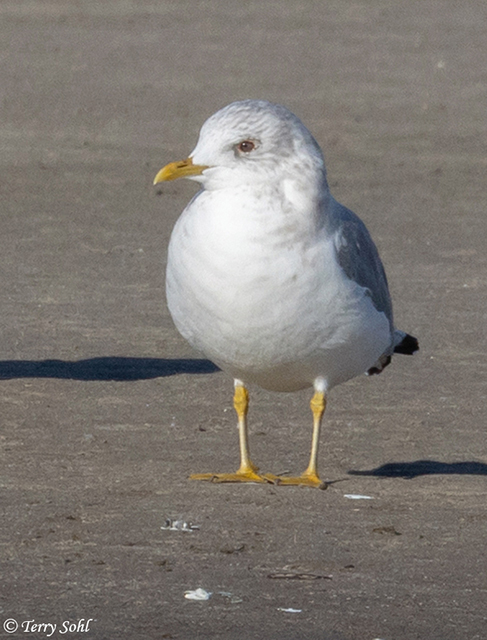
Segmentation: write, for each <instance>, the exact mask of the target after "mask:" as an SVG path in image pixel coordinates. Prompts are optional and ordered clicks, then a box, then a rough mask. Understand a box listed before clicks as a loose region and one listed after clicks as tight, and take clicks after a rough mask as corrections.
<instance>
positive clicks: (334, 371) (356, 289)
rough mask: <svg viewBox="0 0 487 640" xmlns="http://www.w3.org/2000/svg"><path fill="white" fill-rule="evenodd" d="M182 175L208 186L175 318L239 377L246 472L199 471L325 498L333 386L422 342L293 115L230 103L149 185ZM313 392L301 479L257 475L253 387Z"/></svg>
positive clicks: (174, 297) (179, 245) (188, 219)
mask: <svg viewBox="0 0 487 640" xmlns="http://www.w3.org/2000/svg"><path fill="white" fill-rule="evenodd" d="M180 177H186V178H190V179H192V180H195V181H196V182H199V183H200V184H201V185H202V190H201V191H200V192H199V193H198V194H197V195H196V196H195V197H194V198H193V199H192V200H191V202H190V203H189V204H188V206H187V207H186V209H185V210H184V211H183V213H182V215H181V216H180V218H179V219H178V221H177V223H176V225H175V227H174V230H173V232H172V235H171V240H170V244H169V255H168V263H167V275H166V288H167V301H168V306H169V310H170V312H171V315H172V317H173V320H174V322H175V324H176V327H177V328H178V329H179V331H180V333H181V334H182V335H183V336H184V337H185V338H186V340H187V341H188V342H189V343H190V344H191V345H192V346H193V347H194V348H195V349H197V350H198V351H201V352H203V353H204V354H205V355H206V356H207V357H208V358H209V359H210V360H212V361H213V362H215V363H216V364H217V365H218V366H219V367H220V368H221V369H222V370H224V371H226V372H228V373H229V374H230V375H231V376H233V378H234V381H235V393H234V407H235V410H236V412H237V415H238V427H239V441H240V467H239V469H238V470H237V471H236V472H235V473H203V474H194V475H192V476H191V478H193V479H196V480H211V481H214V482H273V483H277V484H287V485H307V486H312V487H321V488H324V487H325V486H326V484H325V483H324V482H322V480H321V479H320V477H319V475H318V469H317V457H318V444H319V435H320V426H321V421H322V417H323V413H324V411H325V406H326V395H327V393H328V392H329V391H330V389H331V388H332V387H334V386H336V385H338V384H340V383H342V382H345V381H347V380H350V379H351V378H353V377H355V376H358V375H360V374H362V373H369V374H370V373H379V372H381V371H382V369H383V368H384V367H385V366H387V365H388V364H389V362H390V360H391V356H392V354H393V353H394V352H396V353H404V354H412V353H414V352H415V351H416V350H417V349H418V342H417V340H416V338H414V337H412V336H410V335H409V334H407V333H405V332H403V331H399V330H397V329H395V328H394V324H393V318H392V305H391V299H390V295H389V290H388V286H387V280H386V275H385V272H384V268H383V266H382V262H381V260H380V258H379V254H378V252H377V249H376V246H375V244H374V242H373V241H372V239H371V237H370V235H369V233H368V231H367V229H366V227H365V225H364V223H363V222H362V221H361V220H360V219H359V218H358V217H357V216H356V215H355V214H354V213H352V211H349V210H348V209H346V208H345V207H344V206H342V205H341V204H339V203H338V202H337V201H336V200H335V199H334V198H333V196H332V195H331V194H330V191H329V188H328V184H327V180H326V171H325V165H324V160H323V154H322V152H321V149H320V147H319V145H318V143H317V142H316V141H315V139H314V138H313V136H312V135H311V133H310V132H309V131H308V129H307V128H306V127H305V126H304V125H303V123H302V122H301V121H300V120H299V119H298V118H297V117H296V116H295V115H294V114H292V113H291V112H290V111H288V109H286V108H285V107H283V106H280V105H277V104H272V103H270V102H267V101H263V100H244V101H241V102H234V103H232V104H230V105H228V106H227V107H225V108H223V109H221V110H220V111H218V112H217V113H215V114H214V115H213V116H211V117H210V118H209V119H208V120H207V121H206V122H205V123H204V125H203V127H202V129H201V132H200V136H199V139H198V143H197V145H196V147H195V149H194V151H193V152H192V153H191V154H190V156H189V157H188V158H187V159H186V160H183V161H181V162H172V163H170V164H168V165H166V166H165V167H164V168H163V169H161V171H159V173H158V174H157V176H156V178H155V180H154V184H158V183H160V182H163V181H167V180H175V179H176V178H180ZM250 383H255V384H257V385H259V386H260V387H263V388H264V389H270V390H274V391H295V390H298V389H303V388H306V387H314V395H313V397H312V400H311V410H312V413H313V437H312V446H311V456H310V461H309V465H308V467H307V469H306V471H305V472H304V473H303V474H302V475H300V476H296V477H285V476H275V475H272V474H261V473H259V470H258V468H257V467H256V466H255V465H254V464H253V463H252V461H251V459H250V454H249V443H248V435H247V422H246V415H247V408H248V391H247V385H248V384H250Z"/></svg>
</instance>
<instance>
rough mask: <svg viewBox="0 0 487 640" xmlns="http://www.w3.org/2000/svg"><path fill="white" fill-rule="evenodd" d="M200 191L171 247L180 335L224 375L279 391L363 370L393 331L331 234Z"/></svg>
mask: <svg viewBox="0 0 487 640" xmlns="http://www.w3.org/2000/svg"><path fill="white" fill-rule="evenodd" d="M206 196H207V193H206V192H203V193H202V194H200V195H199V196H198V197H197V198H196V199H195V200H193V202H192V203H191V204H190V205H189V206H188V208H187V209H186V211H185V212H184V213H183V215H182V216H181V218H180V219H179V220H178V222H177V224H176V226H175V228H174V231H173V234H172V237H171V242H170V246H169V257H168V265H167V282H166V285H167V300H168V305H169V310H170V312H171V315H172V317H173V319H174V322H175V324H176V326H177V328H178V329H179V331H180V333H181V334H182V335H183V336H184V337H185V338H186V339H187V340H188V342H189V343H190V344H191V345H192V346H193V347H194V348H196V349H197V350H199V351H201V352H203V353H204V354H205V355H206V356H207V357H208V358H209V359H210V360H212V361H214V362H215V363H216V364H217V365H218V366H220V367H221V368H222V369H223V370H225V371H227V372H228V373H230V374H231V375H232V376H233V377H235V378H239V379H241V380H243V381H244V382H246V383H248V382H254V383H256V384H258V385H259V386H261V387H263V388H266V389H271V390H276V391H293V390H297V389H301V388H305V387H308V386H311V385H313V382H314V381H315V379H316V378H318V377H321V378H323V380H324V385H325V387H326V388H328V389H329V388H331V387H332V386H335V385H336V384H339V383H341V382H344V381H346V380H348V379H350V378H353V377H354V376H357V375H360V374H362V373H364V372H365V371H366V370H367V369H368V368H370V367H371V366H373V365H374V363H375V362H376V361H377V359H378V358H379V357H380V356H381V355H382V353H383V352H384V351H385V350H386V349H387V348H388V346H389V344H390V340H391V330H390V326H389V322H388V320H387V318H386V317H385V315H384V314H383V313H381V312H378V311H377V310H376V308H375V307H374V305H373V303H372V301H371V299H370V297H369V296H368V295H367V293H366V290H365V289H363V288H361V287H359V286H358V285H357V284H355V283H354V282H352V281H351V280H349V279H348V278H347V277H346V276H345V274H344V273H343V271H342V270H341V268H340V266H339V265H338V263H337V262H336V258H335V249H334V245H333V241H332V239H331V238H328V239H327V238H325V237H324V236H323V235H322V236H321V238H319V237H316V235H315V234H313V235H311V234H303V233H301V232H300V233H297V232H296V229H295V228H292V227H289V228H286V227H284V226H283V225H282V223H281V227H280V228H279V229H277V228H276V227H275V225H274V226H272V225H271V221H274V220H276V217H272V216H269V218H270V220H266V219H262V218H259V219H255V220H252V219H250V220H249V217H248V216H247V215H246V213H247V210H245V209H244V208H242V207H241V208H240V210H239V207H238V206H235V207H234V208H230V210H231V211H232V213H231V215H229V214H228V210H229V209H228V202H227V203H226V206H225V208H224V209H223V208H222V211H221V212H219V211H218V208H216V209H215V206H214V202H212V206H211V207H206V206H205V203H206Z"/></svg>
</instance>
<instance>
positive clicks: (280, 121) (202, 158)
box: [154, 100, 326, 189]
mask: <svg viewBox="0 0 487 640" xmlns="http://www.w3.org/2000/svg"><path fill="white" fill-rule="evenodd" d="M303 176H306V177H307V179H310V180H313V179H317V180H319V181H320V182H324V181H325V180H326V178H325V166H324V160H323V154H322V152H321V149H320V147H319V145H318V143H317V142H316V140H315V139H314V138H313V136H312V135H311V133H310V132H309V131H308V129H307V128H306V127H305V126H304V124H303V123H302V122H301V120H299V118H297V117H296V116H295V115H294V114H293V113H291V112H290V111H289V110H288V109H286V108H285V107H283V106H281V105H277V104H273V103H271V102H267V101H264V100H243V101H241V102H233V103H232V104H229V105H228V106H226V107H224V108H223V109H221V110H220V111H217V112H216V113H215V114H213V115H212V116H211V117H210V118H208V120H207V121H206V122H205V123H204V125H203V126H202V128H201V131H200V136H199V139H198V143H197V145H196V147H195V148H194V150H193V152H192V153H191V154H190V155H189V157H188V158H187V159H186V160H182V161H180V162H171V163H170V164H168V165H166V166H165V167H164V168H163V169H161V171H159V173H158V174H157V176H156V178H155V180H154V184H158V183H159V182H163V181H167V180H175V179H177V178H182V177H186V178H190V179H192V180H196V181H197V182H200V183H201V184H202V185H203V186H204V187H205V188H207V189H216V188H221V187H225V186H228V185H232V186H233V185H239V184H246V183H247V184H249V183H250V184H256V183H262V181H265V182H272V181H275V180H286V179H293V178H297V179H299V178H302V177H303Z"/></svg>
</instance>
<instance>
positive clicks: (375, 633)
mask: <svg viewBox="0 0 487 640" xmlns="http://www.w3.org/2000/svg"><path fill="white" fill-rule="evenodd" d="M486 15H487V14H486V8H485V2H483V0H472V1H470V2H468V3H459V2H454V1H453V0H443V1H439V0H438V1H434V0H416V1H415V0H413V1H412V2H408V3H397V2H392V1H391V0H373V1H369V2H367V1H365V0H362V1H360V0H359V1H356V2H344V1H343V0H332V1H331V2H326V3H324V2H318V1H315V2H314V1H311V2H305V1H304V0H298V1H297V2H294V3H292V2H287V1H286V0H277V1H275V2H261V3H259V2H248V3H242V2H237V1H236V0H231V1H228V2H224V1H223V0H206V1H204V2H189V1H188V0H180V1H178V2H169V1H162V0H159V1H157V2H156V1H150V0H147V1H144V0H140V1H135V0H134V1H129V0H125V1H122V0H120V1H114V0H103V1H102V2H100V1H88V0H87V1H84V0H80V1H79V2H74V1H71V2H70V1H68V0H52V1H47V0H46V1H44V0H37V1H36V0H11V1H5V2H2V3H0V50H1V60H2V63H1V66H0V87H1V91H0V95H1V120H0V145H1V150H2V153H1V157H0V163H1V168H0V170H1V173H0V177H1V182H0V192H1V209H0V216H1V234H0V254H1V279H0V296H1V298H0V299H1V308H2V332H1V336H2V339H1V355H0V357H1V361H0V378H1V383H0V384H1V386H0V389H1V391H0V402H1V405H0V406H1V439H2V459H1V470H2V495H1V503H2V507H1V515H2V518H1V521H0V528H1V545H2V546H1V598H0V628H1V626H2V625H3V623H4V621H5V620H8V619H14V620H15V621H17V623H18V624H19V625H20V626H19V628H18V629H17V631H14V632H13V633H10V634H8V633H6V632H5V633H4V632H3V630H2V631H0V633H1V634H3V636H4V637H9V638H10V637H12V638H22V637H35V638H45V637H54V638H63V637H66V638H69V637H73V638H74V637H76V638H85V637H86V638H93V639H96V640H113V639H115V638H116V639H133V638H144V639H147V640H160V639H162V638H170V639H175V640H176V639H177V640H197V639H201V640H203V639H204V640H213V639H218V640H219V639H222V640H237V639H241V638H245V639H255V640H260V639H265V640H274V639H275V640H277V639H279V640H295V639H311V640H314V639H317V640H373V639H375V638H381V639H384V640H414V639H418V640H426V639H428V640H474V639H475V640H477V639H484V638H487V598H486V596H487V578H486V573H487V557H486V552H485V548H486V544H487V510H486V499H485V497H486V489H487V477H486V476H487V444H486V438H485V402H486V393H487V387H486V373H487V372H486V364H485V362H486V358H485V356H486V330H485V327H486V320H487V316H486V285H487V260H486V242H487V220H486V208H487V195H486V189H485V185H486V179H485V178H486V164H487V163H486V159H485V141H486V128H487V127H486V113H487V112H486V87H487V71H486V70H487V48H486V46H485V43H486V37H487V22H486ZM247 97H253V98H267V99H270V100H273V101H276V102H280V103H283V104H285V105H287V106H288V107H289V108H291V109H292V110H293V111H294V112H295V113H297V114H298V115H299V116H300V117H301V118H302V119H303V120H304V122H305V123H306V124H307V125H308V126H309V128H310V129H311V130H312V132H313V133H314V135H315V137H316V138H317V139H318V141H319V142H320V143H321V144H322V146H323V148H324V150H325V155H326V158H327V165H328V173H329V179H330V184H331V187H332V190H333V193H334V195H335V196H336V197H337V198H338V199H340V200H341V201H342V202H343V203H344V204H346V205H347V206H349V207H351V208H352V209H354V210H355V211H356V212H357V213H359V214H360V215H361V216H362V217H363V219H364V220H365V221H366V223H367V225H368V226H369V228H370V230H371V232H372V234H373V236H374V238H375V240H376V242H377V244H378V245H379V248H380V250H381V254H382V256H383V259H384V262H385V265H386V268H387V272H388V276H389V280H390V285H391V290H392V294H393V297H394V301H395V314H396V319H397V324H398V325H399V326H400V327H401V328H404V329H406V330H407V331H409V332H411V333H413V334H414V335H416V336H418V337H419V339H420V341H421V352H420V353H419V354H418V355H417V356H415V357H414V358H405V357H396V358H395V360H394V362H393V365H392V366H391V367H389V368H388V369H387V371H386V372H385V373H384V374H383V375H381V376H375V377H374V378H373V379H367V378H363V379H357V380H354V381H353V382H351V383H348V384H346V385H343V386H342V387H340V388H338V389H336V390H334V391H333V393H332V394H331V397H330V401H329V409H328V411H327V416H326V422H325V428H324V433H323V438H322V443H323V446H322V452H321V469H322V473H323V476H324V477H325V478H326V479H327V480H329V481H336V482H334V483H333V484H332V485H331V486H330V488H329V489H328V490H327V491H318V490H309V489H303V488H294V487H275V486H256V485H247V486H245V485H241V486H235V485H220V486H218V485H211V484H205V483H196V482H191V481H189V480H188V479H187V478H188V475H189V474H190V473H191V472H195V471H225V470H232V469H233V468H234V467H235V465H236V463H237V455H238V447H237V435H236V430H235V418H234V414H233V409H232V403H231V394H232V382H231V380H230V379H228V378H227V376H226V375H225V374H223V373H221V372H219V371H216V370H215V369H214V367H213V366H212V365H211V363H209V362H207V361H205V360H204V359H203V358H202V356H201V355H199V354H195V353H194V352H192V351H191V349H190V348H189V347H188V345H187V344H186V343H185V342H184V341H183V339H182V338H180V337H179V335H178V334H177V332H176V330H175V328H174V326H173V324H172V322H171V319H170V317H169V315H168V312H167V309H166V306H165V299H164V265H165V256H166V249H167V244H168V239H169V234H170V232H171V228H172V226H173V224H174V222H175V220H176V219H177V216H178V215H179V212H180V211H181V210H182V209H183V207H184V205H185V203H186V202H187V201H188V200H189V198H190V197H191V196H192V195H193V194H194V193H195V185H194V184H191V183H189V182H184V181H182V182H177V183H171V184H168V185H167V186H165V187H164V188H163V189H159V191H157V190H154V189H153V187H152V185H151V183H152V178H153V176H154V175H155V173H156V171H157V170H158V169H159V168H160V167H161V166H162V165H163V164H165V163H166V162H168V161H170V160H176V159H180V158H182V157H185V156H186V155H187V154H188V152H189V151H190V150H191V149H192V148H193V146H194V144H195V140H196V137H197V133H198V130H199V127H200V125H201V124H202V122H203V121H204V120H205V119H206V117H208V116H209V115H210V114H211V113H213V112H214V111H215V110H216V109H218V108H220V107H221V106H223V105H225V104H227V103H228V102H231V101H233V100H235V99H241V98H247ZM309 397H310V394H309V392H303V393H297V394H288V395H287V394H271V393H266V392H263V391H260V390H258V389H256V390H253V393H252V396H251V401H252V405H251V411H250V422H251V445H252V447H253V453H254V457H255V459H256V461H257V462H258V463H259V464H260V466H261V467H262V468H263V469H265V470H267V471H273V472H282V471H285V470H293V471H300V470H301V468H302V467H303V466H304V465H305V464H306V461H307V456H308V450H309V443H310V437H311V418H310V412H309V407H308V402H309ZM346 494H359V495H364V496H369V497H370V498H371V499H368V500H366V499H361V500H351V499H348V498H346V497H345V496H346ZM167 520H172V521H174V520H179V521H182V522H187V523H192V524H193V525H195V526H198V527H199V528H198V529H195V530H192V531H178V530H176V531H171V530H167V529H163V528H162V527H164V526H165V524H166V521H167ZM198 587H201V588H203V589H205V590H207V591H209V592H212V593H213V596H212V597H211V599H210V600H208V601H206V602H192V601H189V600H187V599H185V598H184V593H185V591H187V590H194V589H196V588H198ZM289 609H291V610H298V611H294V612H293V611H289ZM28 621H31V622H28ZM66 621H69V624H68V625H66V624H63V623H65V622H66ZM47 624H51V625H57V626H56V629H55V630H53V629H52V627H48V626H47ZM34 625H40V626H39V627H35V626H34ZM43 625H44V626H43ZM70 625H71V626H70ZM6 627H7V630H13V629H14V627H15V624H14V623H13V622H10V623H8V624H7V625H6ZM3 636H2V637H3Z"/></svg>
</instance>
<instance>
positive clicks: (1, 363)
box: [0, 356, 219, 382]
mask: <svg viewBox="0 0 487 640" xmlns="http://www.w3.org/2000/svg"><path fill="white" fill-rule="evenodd" d="M215 371H219V369H218V367H217V366H216V365H214V364H213V363H212V362H210V361H209V360H203V359H195V358H185V359H184V358H183V359H178V358H176V359H170V358H125V357H109V356H108V357H100V358H89V359H87V360H75V361H70V360H37V361H36V360H0V380H12V379H14V378H58V379H61V380H92V381H97V380H98V381H100V380H112V381H119V382H124V381H131V380H148V379H151V378H164V377H167V376H174V375H178V374H181V373H192V374H198V373H214V372H215Z"/></svg>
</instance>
